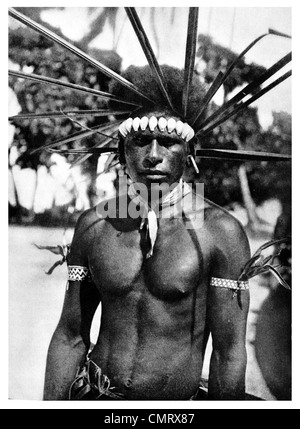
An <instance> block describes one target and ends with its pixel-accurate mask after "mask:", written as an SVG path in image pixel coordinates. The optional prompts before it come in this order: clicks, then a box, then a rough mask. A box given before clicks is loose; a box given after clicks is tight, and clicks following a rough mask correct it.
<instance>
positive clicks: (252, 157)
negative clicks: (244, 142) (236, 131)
mask: <svg viewBox="0 0 300 429" xmlns="http://www.w3.org/2000/svg"><path fill="white" fill-rule="evenodd" d="M196 156H199V157H200V158H220V159H228V160H231V161H291V159H292V157H291V156H290V155H284V154H280V153H270V152H257V151H246V150H230V149H205V148H202V149H198V150H197V151H196Z"/></svg>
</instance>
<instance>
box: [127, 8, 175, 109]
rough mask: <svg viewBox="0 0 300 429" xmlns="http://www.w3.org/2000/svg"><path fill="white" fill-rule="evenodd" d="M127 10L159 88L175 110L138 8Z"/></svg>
mask: <svg viewBox="0 0 300 429" xmlns="http://www.w3.org/2000/svg"><path fill="white" fill-rule="evenodd" d="M125 10H126V13H127V15H128V18H129V20H130V22H131V25H132V27H133V29H134V31H135V34H136V36H137V38H138V40H139V42H140V45H141V47H142V49H143V52H144V54H145V56H146V58H147V61H148V63H149V66H150V67H151V70H152V72H153V74H154V76H155V78H156V80H157V83H158V85H159V88H160V90H161V92H162V94H163V96H164V98H165V99H166V101H167V103H168V104H169V106H170V108H171V109H172V110H175V109H174V107H173V105H172V102H171V99H170V96H169V94H168V92H167V89H166V88H167V85H166V82H165V78H164V76H163V73H162V70H161V68H160V66H159V64H158V62H157V59H156V57H155V55H154V52H153V50H152V47H151V45H150V42H149V40H148V37H147V35H146V33H145V30H144V28H143V26H142V24H141V21H140V19H139V17H138V15H137V13H136V10H135V8H134V7H125Z"/></svg>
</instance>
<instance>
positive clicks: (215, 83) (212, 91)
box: [193, 29, 287, 123]
mask: <svg viewBox="0 0 300 429" xmlns="http://www.w3.org/2000/svg"><path fill="white" fill-rule="evenodd" d="M269 35H274V36H282V37H287V36H286V35H285V34H283V33H280V32H278V31H275V30H271V29H269V32H268V33H265V34H262V35H261V36H259V37H257V38H256V39H255V40H254V41H253V42H251V43H250V44H249V45H248V46H247V47H246V48H245V49H244V50H243V51H242V52H241V53H240V54H239V55H238V56H237V57H236V58H235V60H233V61H232V63H231V64H230V65H229V67H228V68H227V69H226V71H225V72H224V73H222V75H220V73H221V72H220V73H219V74H218V75H217V76H216V78H215V80H214V81H213V83H212V85H211V87H210V90H209V91H210V94H209V97H205V100H203V103H202V106H201V109H200V112H199V113H197V114H196V115H195V119H194V120H193V123H195V122H196V121H197V120H199V119H200V118H201V117H202V114H203V113H204V111H205V109H206V107H207V106H208V103H209V102H210V101H211V99H212V98H213V96H214V95H215V94H216V92H217V91H218V89H219V88H220V87H221V86H222V85H223V83H224V82H225V80H226V79H227V78H228V76H229V75H230V73H231V72H232V70H233V69H234V67H235V66H236V64H237V63H238V62H239V60H240V59H241V58H243V57H244V56H245V55H246V53H247V52H248V51H249V50H250V49H251V48H253V46H255V45H256V44H257V43H258V42H259V41H260V40H261V39H263V38H264V37H266V36H269Z"/></svg>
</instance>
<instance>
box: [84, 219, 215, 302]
mask: <svg viewBox="0 0 300 429" xmlns="http://www.w3.org/2000/svg"><path fill="white" fill-rule="evenodd" d="M141 240H142V237H141V234H140V232H139V230H138V229H133V230H131V231H125V230H124V231H122V230H121V231H120V230H118V229H115V228H114V227H113V226H112V225H111V224H110V223H107V224H106V225H105V226H104V227H103V229H102V231H101V234H99V237H95V239H94V243H93V246H91V251H90V255H89V265H90V270H91V274H92V277H93V281H94V283H95V284H96V285H97V287H98V288H99V290H100V291H101V292H102V293H104V294H112V295H119V296H120V295H123V294H124V295H126V294H127V293H129V292H131V291H133V290H142V289H146V290H148V291H149V292H150V293H151V294H153V295H155V296H156V297H158V298H163V299H171V300H172V299H176V298H179V297H184V296H186V295H189V294H190V293H191V292H192V291H193V290H194V289H195V288H196V287H197V286H198V285H199V284H200V283H201V280H203V279H205V276H206V271H207V269H206V259H207V258H206V257H205V253H206V249H205V245H204V246H203V244H201V237H199V234H197V232H196V231H195V230H188V229H186V228H185V226H184V225H183V224H182V222H181V221H180V220H177V219H175V220H174V221H173V222H170V221H169V222H168V225H163V224H162V225H160V228H159V230H158V236H157V240H156V243H155V247H154V252H153V256H152V257H151V258H149V259H145V257H144V256H143V253H142V250H141V249H142V243H141Z"/></svg>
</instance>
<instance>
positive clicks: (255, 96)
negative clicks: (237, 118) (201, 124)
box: [197, 71, 292, 137]
mask: <svg viewBox="0 0 300 429" xmlns="http://www.w3.org/2000/svg"><path fill="white" fill-rule="evenodd" d="M291 74H292V72H291V71H288V72H286V73H284V75H282V76H281V77H279V78H278V79H276V80H275V81H274V82H272V83H270V84H269V85H268V86H266V87H265V88H263V89H262V90H261V91H259V92H258V93H257V94H255V95H254V96H253V97H251V98H249V100H247V101H245V102H242V103H239V104H238V105H237V106H236V107H235V109H234V110H232V111H231V112H229V113H228V114H227V115H224V116H222V117H221V118H220V119H219V120H217V121H216V122H214V123H213V124H212V125H211V126H209V127H208V128H207V129H204V130H201V131H200V132H198V133H197V135H201V136H202V137H204V136H206V135H207V134H208V133H210V132H211V131H212V130H213V129H214V128H215V127H217V126H218V125H220V124H222V123H223V122H225V121H227V120H228V119H229V118H231V117H232V116H233V115H236V114H237V113H238V112H240V111H241V110H243V109H244V108H245V107H247V106H249V105H250V104H251V103H253V102H254V101H256V100H258V99H259V98H260V97H262V96H263V95H264V94H266V93H267V92H268V91H270V90H271V89H273V88H275V86H277V85H279V84H280V83H281V82H283V81H284V80H286V79H287V78H288V77H290V76H291Z"/></svg>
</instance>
